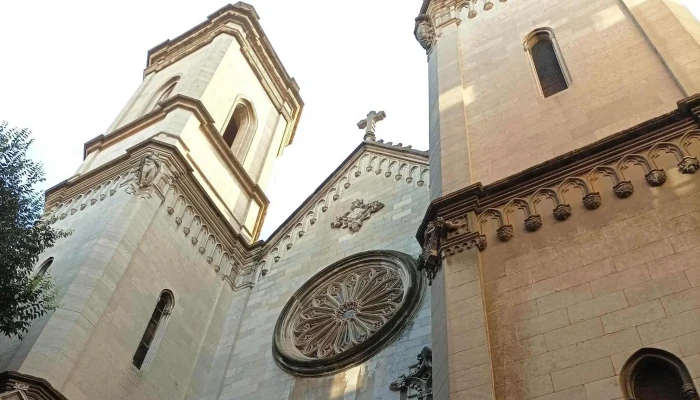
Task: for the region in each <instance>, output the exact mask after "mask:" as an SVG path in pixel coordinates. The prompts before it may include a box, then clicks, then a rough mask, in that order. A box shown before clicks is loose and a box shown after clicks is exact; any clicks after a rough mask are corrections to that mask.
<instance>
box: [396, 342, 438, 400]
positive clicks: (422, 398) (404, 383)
mask: <svg viewBox="0 0 700 400" xmlns="http://www.w3.org/2000/svg"><path fill="white" fill-rule="evenodd" d="M417 358H418V362H417V363H415V364H413V365H411V366H409V367H408V370H409V373H408V374H407V375H401V376H399V377H398V379H396V380H395V381H394V382H392V383H391V385H389V389H391V390H393V391H400V392H404V391H405V392H406V396H407V397H408V398H411V399H414V398H415V399H417V400H432V399H433V352H432V351H431V350H430V348H429V347H423V350H422V351H421V352H420V354H418V356H417Z"/></svg>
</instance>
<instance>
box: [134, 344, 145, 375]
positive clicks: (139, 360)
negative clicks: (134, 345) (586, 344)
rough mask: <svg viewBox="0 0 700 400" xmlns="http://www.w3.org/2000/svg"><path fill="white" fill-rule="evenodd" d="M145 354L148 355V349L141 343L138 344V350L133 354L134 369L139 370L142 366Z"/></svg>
mask: <svg viewBox="0 0 700 400" xmlns="http://www.w3.org/2000/svg"><path fill="white" fill-rule="evenodd" d="M146 353H148V347H147V346H145V345H144V344H143V342H141V344H139V348H138V349H136V354H134V361H133V362H134V366H136V368H138V369H141V366H142V365H143V360H145V359H146Z"/></svg>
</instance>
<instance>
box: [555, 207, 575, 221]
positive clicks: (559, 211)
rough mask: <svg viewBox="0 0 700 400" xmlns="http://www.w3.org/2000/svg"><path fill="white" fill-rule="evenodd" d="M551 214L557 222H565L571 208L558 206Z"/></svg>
mask: <svg viewBox="0 0 700 400" xmlns="http://www.w3.org/2000/svg"><path fill="white" fill-rule="evenodd" d="M552 212H553V213H554V218H556V220H557V221H566V220H567V219H568V218H569V217H570V216H571V206H570V205H568V204H559V205H558V206H557V207H556V208H555V209H554V211H552Z"/></svg>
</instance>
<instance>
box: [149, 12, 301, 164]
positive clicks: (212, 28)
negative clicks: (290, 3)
mask: <svg viewBox="0 0 700 400" xmlns="http://www.w3.org/2000/svg"><path fill="white" fill-rule="evenodd" d="M258 20H259V17H258V14H257V12H256V11H255V9H254V8H253V6H251V5H249V4H246V3H243V2H238V3H236V4H235V5H232V4H228V5H226V6H224V7H222V8H221V9H219V10H218V11H216V12H215V13H213V14H211V15H209V16H208V17H207V20H206V21H204V22H202V23H201V24H199V25H197V26H195V27H194V28H192V29H190V30H188V31H187V32H185V33H183V34H182V35H180V36H177V37H176V38H174V39H169V40H166V41H165V42H163V43H161V44H159V45H157V46H155V47H153V48H152V49H150V50H149V51H148V61H147V64H146V69H145V70H144V77H145V76H147V75H149V74H151V73H153V72H157V71H160V70H162V69H164V68H166V67H168V66H170V65H172V64H173V63H175V62H177V61H178V60H180V59H182V58H184V57H186V56H188V55H190V54H192V53H193V52H195V51H197V50H199V49H201V48H202V47H204V46H206V45H208V44H209V43H211V42H212V41H213V40H214V39H215V38H216V37H217V36H219V35H230V36H232V37H234V38H235V39H236V40H237V41H238V44H239V45H240V47H241V53H242V54H243V56H244V57H245V59H246V61H247V62H248V64H249V65H250V67H251V69H252V70H253V71H254V73H255V75H256V76H257V77H258V79H260V82H261V83H262V84H263V87H264V89H265V92H266V93H267V95H268V96H269V98H270V100H271V101H272V102H273V104H274V106H275V108H276V109H277V111H278V112H279V113H281V114H282V115H284V116H285V118H286V119H287V121H288V122H289V125H288V127H287V130H286V131H285V135H284V139H283V141H282V145H281V146H280V150H279V153H280V154H281V153H282V150H283V149H284V148H285V147H286V146H288V145H289V144H291V143H292V141H293V139H294V134H295V132H296V128H297V121H298V120H299V116H300V114H301V112H302V109H303V107H304V102H303V100H302V99H301V96H300V94H299V86H298V85H297V83H296V81H295V80H294V78H292V77H290V76H289V74H288V73H287V70H286V69H285V68H284V66H283V65H282V62H281V61H280V59H279V57H278V55H277V53H276V52H275V50H274V48H273V47H272V45H271V44H270V41H269V40H268V38H267V36H266V35H265V32H264V31H263V29H262V27H261V26H260V23H259V22H258Z"/></svg>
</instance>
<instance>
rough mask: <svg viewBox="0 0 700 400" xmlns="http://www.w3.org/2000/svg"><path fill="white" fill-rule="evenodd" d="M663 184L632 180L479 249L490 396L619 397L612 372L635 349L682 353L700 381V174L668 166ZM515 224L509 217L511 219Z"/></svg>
mask: <svg viewBox="0 0 700 400" xmlns="http://www.w3.org/2000/svg"><path fill="white" fill-rule="evenodd" d="M664 167H666V170H667V173H668V180H667V182H666V183H665V184H664V185H663V186H662V187H649V186H648V185H647V184H646V183H645V181H644V177H643V174H642V173H636V174H634V175H633V176H632V177H631V178H630V177H629V176H628V179H630V180H631V182H632V183H633V184H634V187H635V192H634V194H632V195H631V197H629V198H626V199H620V198H617V197H616V196H615V195H614V194H613V193H612V191H610V190H609V189H607V188H605V189H603V190H600V192H601V195H602V204H601V206H600V208H598V209H596V210H587V209H586V208H585V207H584V206H583V204H582V203H581V202H580V201H576V202H574V201H572V202H571V203H570V204H571V206H572V215H571V217H570V218H569V219H567V220H566V221H557V220H556V219H555V218H554V216H553V215H552V214H550V213H549V212H547V213H544V212H543V213H542V217H543V220H544V224H543V226H542V228H541V229H540V230H539V231H537V232H535V233H529V232H527V231H526V229H525V227H524V226H523V224H522V222H521V221H520V219H519V218H511V222H512V223H513V225H514V230H515V236H514V237H513V239H512V240H511V241H509V242H507V243H502V242H500V241H499V239H498V237H496V235H495V232H494V231H489V233H487V235H488V241H489V248H488V249H486V250H485V251H483V252H482V253H481V265H482V266H481V270H482V274H483V281H484V298H485V302H486V310H487V313H488V314H487V316H488V317H487V326H488V333H489V344H490V348H491V360H492V363H493V376H494V385H495V395H496V398H497V399H530V398H538V399H543V400H544V399H546V400H554V399H577V400H578V399H589V400H602V399H616V398H620V397H622V392H621V390H620V387H619V376H618V375H619V373H620V369H621V367H622V366H623V364H624V363H625V361H626V360H627V358H628V357H629V356H630V355H631V354H632V353H633V352H635V351H636V350H638V349H639V348H641V347H658V348H661V349H665V350H667V351H669V352H671V353H673V354H675V355H677V356H678V357H680V358H681V359H682V360H683V362H684V363H685V364H686V366H687V367H688V369H689V370H690V372H691V374H692V376H693V378H695V379H697V378H698V377H700V346H698V343H699V339H700V288H698V285H700V262H699V260H700V257H698V255H699V254H700V247H699V246H700V196H698V195H697V193H698V187H699V186H698V185H699V183H698V176H697V175H683V174H681V173H680V172H679V171H678V170H677V168H674V163H673V162H672V161H671V162H669V163H667V164H666V165H665V166H664ZM516 220H517V221H516Z"/></svg>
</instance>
